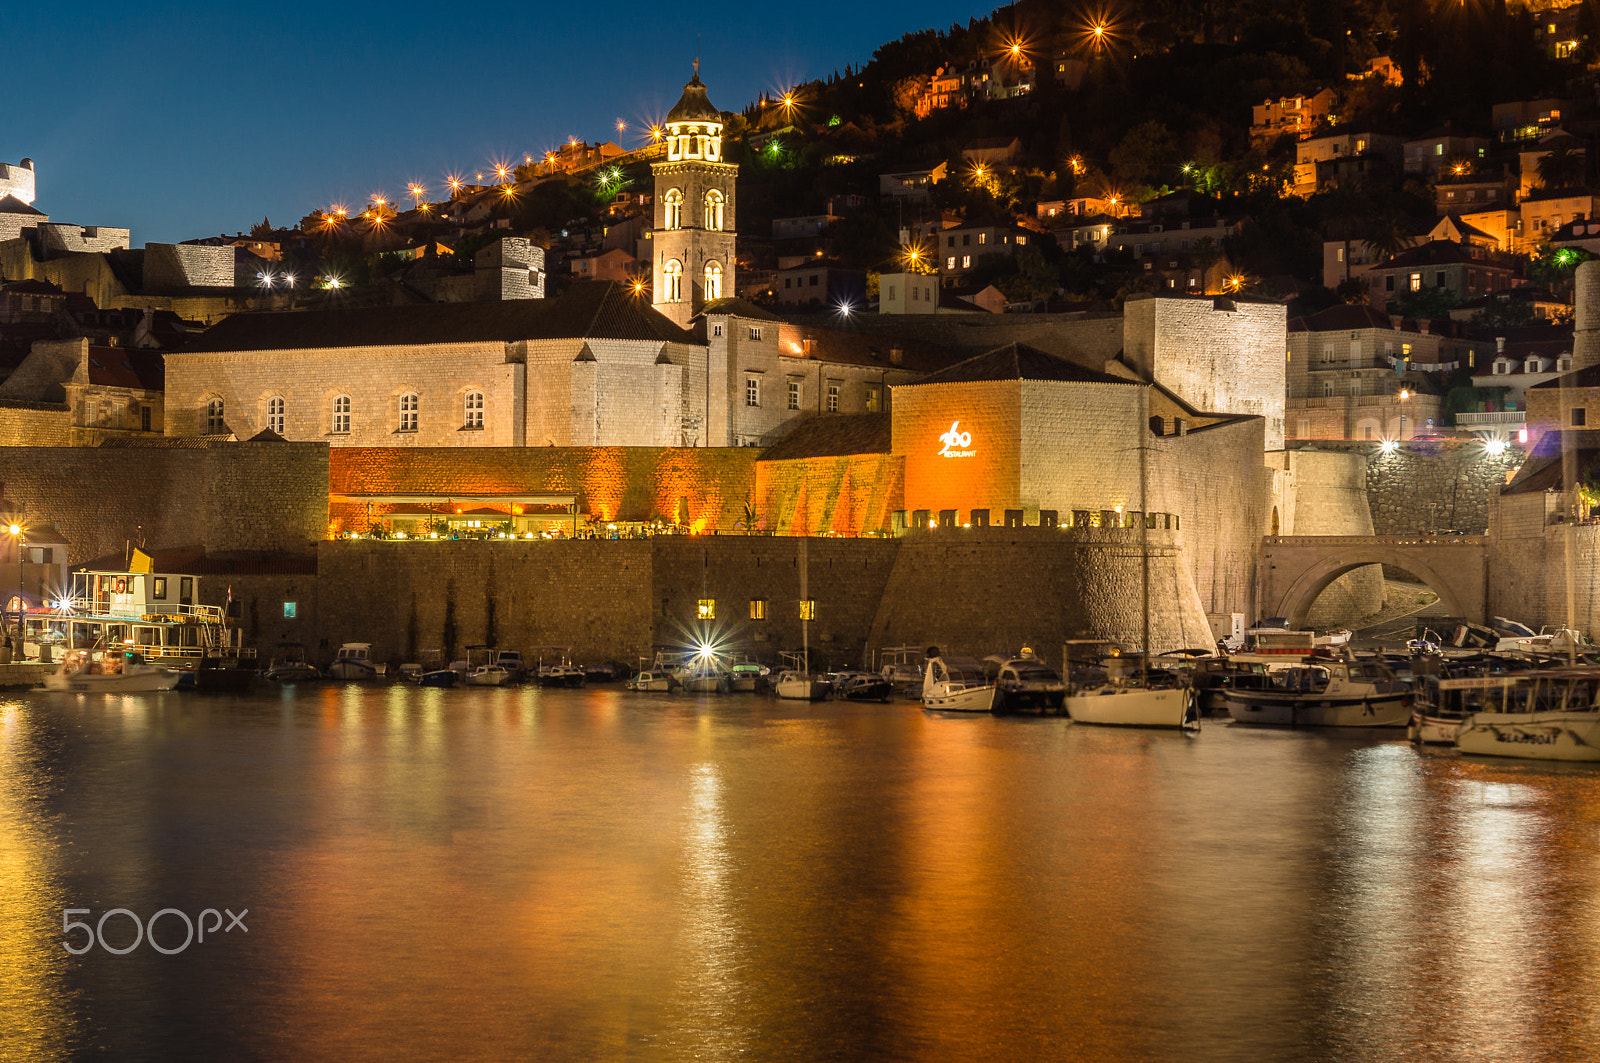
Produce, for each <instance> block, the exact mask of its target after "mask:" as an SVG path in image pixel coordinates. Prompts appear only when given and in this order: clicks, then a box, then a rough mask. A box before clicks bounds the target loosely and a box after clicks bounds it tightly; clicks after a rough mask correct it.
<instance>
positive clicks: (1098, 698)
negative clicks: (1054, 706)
mask: <svg viewBox="0 0 1600 1063" xmlns="http://www.w3.org/2000/svg"><path fill="white" fill-rule="evenodd" d="M1063 707H1064V708H1065V709H1066V710H1067V715H1068V716H1070V717H1071V718H1072V722H1073V723H1088V724H1102V725H1106V726H1112V727H1195V726H1198V725H1199V712H1198V710H1197V709H1196V707H1195V701H1194V697H1193V693H1192V692H1191V691H1190V690H1188V689H1187V688H1184V687H1174V688H1172V689H1169V690H1150V689H1146V688H1141V687H1131V688H1124V689H1120V690H1117V689H1112V690H1107V691H1104V692H1099V693H1093V694H1074V695H1071V696H1069V697H1067V698H1066V699H1065V701H1064V703H1063Z"/></svg>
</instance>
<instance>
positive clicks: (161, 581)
mask: <svg viewBox="0 0 1600 1063" xmlns="http://www.w3.org/2000/svg"><path fill="white" fill-rule="evenodd" d="M150 582H151V584H152V585H153V586H152V587H151V589H150V597H152V598H156V599H160V600H163V601H164V600H165V599H166V597H167V577H165V576H155V577H153V578H152V579H151V581H150Z"/></svg>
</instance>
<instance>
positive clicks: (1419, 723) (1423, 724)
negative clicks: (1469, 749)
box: [1409, 712, 1463, 746]
mask: <svg viewBox="0 0 1600 1063" xmlns="http://www.w3.org/2000/svg"><path fill="white" fill-rule="evenodd" d="M1462 723H1463V721H1462V719H1461V717H1459V716H1429V715H1427V714H1425V713H1421V712H1413V713H1412V714H1411V726H1410V728H1409V733H1410V736H1411V740H1412V741H1413V742H1419V743H1421V744H1422V745H1425V746H1453V745H1455V742H1456V735H1458V734H1460V733H1461V724H1462Z"/></svg>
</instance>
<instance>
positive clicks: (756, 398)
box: [744, 377, 761, 406]
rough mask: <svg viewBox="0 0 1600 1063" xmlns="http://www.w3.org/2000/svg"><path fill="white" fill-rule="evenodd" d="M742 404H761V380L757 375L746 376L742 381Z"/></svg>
mask: <svg viewBox="0 0 1600 1063" xmlns="http://www.w3.org/2000/svg"><path fill="white" fill-rule="evenodd" d="M744 404H745V405H746V406H760V405H761V380H760V379H759V378H757V377H746V378H745V382H744Z"/></svg>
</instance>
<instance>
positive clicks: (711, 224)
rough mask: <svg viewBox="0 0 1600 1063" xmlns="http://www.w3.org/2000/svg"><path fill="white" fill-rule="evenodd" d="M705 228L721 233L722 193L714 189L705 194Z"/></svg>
mask: <svg viewBox="0 0 1600 1063" xmlns="http://www.w3.org/2000/svg"><path fill="white" fill-rule="evenodd" d="M706 228H707V229H710V230H711V231H712V232H721V231H722V193H721V192H720V191H718V190H717V189H715V188H713V189H712V190H711V191H709V192H707V193H706Z"/></svg>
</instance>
